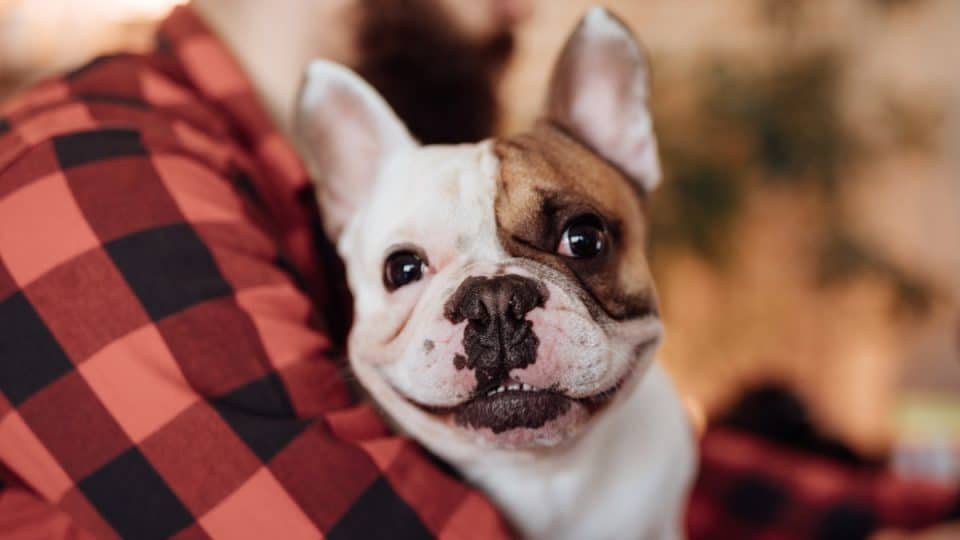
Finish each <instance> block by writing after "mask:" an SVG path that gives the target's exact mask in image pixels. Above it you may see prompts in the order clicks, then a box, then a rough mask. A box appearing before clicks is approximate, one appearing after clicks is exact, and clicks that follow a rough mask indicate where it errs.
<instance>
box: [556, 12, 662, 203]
mask: <svg viewBox="0 0 960 540" xmlns="http://www.w3.org/2000/svg"><path fill="white" fill-rule="evenodd" d="M647 93H648V88H647V78H646V60H645V59H644V56H643V52H642V50H641V48H640V45H639V44H638V43H637V42H636V41H635V40H634V38H633V36H632V34H631V33H630V31H629V30H628V29H627V28H626V27H624V26H623V24H622V23H621V22H620V21H618V20H617V19H616V18H615V17H613V16H612V15H610V14H609V13H608V12H606V11H605V10H603V9H593V10H591V11H590V12H588V14H587V15H586V16H585V17H584V20H583V21H582V22H581V24H580V26H578V28H577V30H576V31H575V32H574V34H573V35H572V36H571V37H570V39H569V40H568V42H567V44H566V46H565V47H564V50H563V53H562V54H561V56H560V59H559V60H558V62H557V65H556V66H555V68H554V74H553V78H552V80H551V88H550V97H549V101H548V109H547V114H548V116H549V117H550V119H552V120H554V121H555V122H557V123H559V124H561V125H563V126H564V127H566V128H567V129H568V130H570V131H571V132H572V133H573V134H574V135H575V136H576V137H578V138H579V139H580V140H582V141H583V142H584V143H586V144H588V145H589V146H590V147H592V148H593V149H595V150H596V151H598V152H600V153H601V154H603V155H604V157H606V158H607V159H609V160H610V161H611V162H613V163H615V164H616V165H618V166H619V167H620V168H621V169H622V170H623V171H624V172H625V173H627V175H629V176H630V177H631V178H632V179H633V180H635V181H637V182H639V183H640V184H641V185H642V186H643V188H644V189H648V190H649V189H653V187H655V186H656V184H657V182H658V181H659V178H660V168H659V159H658V158H657V155H656V140H655V138H654V134H653V126H652V122H651V118H650V113H649V110H648V105H647Z"/></svg>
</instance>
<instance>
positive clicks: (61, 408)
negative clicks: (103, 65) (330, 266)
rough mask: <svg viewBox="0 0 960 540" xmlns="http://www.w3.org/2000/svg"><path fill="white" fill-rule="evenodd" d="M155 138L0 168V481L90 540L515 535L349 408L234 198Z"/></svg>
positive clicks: (368, 413)
mask: <svg viewBox="0 0 960 540" xmlns="http://www.w3.org/2000/svg"><path fill="white" fill-rule="evenodd" d="M147 139H149V137H147V136H144V134H143V133H141V132H139V131H137V130H135V129H127V128H106V127H92V128H89V129H80V130H75V131H71V132H69V133H63V134H59V135H56V136H52V137H50V138H48V139H45V140H40V141H33V142H32V144H31V146H30V149H29V150H26V151H24V152H22V153H21V154H20V155H18V157H17V158H16V160H13V161H10V162H9V163H8V164H7V165H6V166H5V167H2V168H0V462H2V464H3V466H4V467H6V468H7V469H9V471H11V473H12V474H13V475H14V476H15V477H16V478H18V479H20V480H21V481H22V482H23V484H24V485H25V486H26V487H27V488H29V489H30V490H32V492H33V493H35V494H36V495H37V496H38V497H39V498H40V500H42V501H45V502H46V503H48V504H50V505H52V506H53V507H55V508H57V509H58V510H59V511H60V512H62V513H63V514H65V515H66V516H68V517H69V518H70V519H71V520H72V521H73V522H74V523H75V524H76V525H77V526H78V527H79V528H81V529H83V530H85V531H88V532H90V533H92V534H94V535H96V536H98V537H100V536H102V537H116V536H120V537H134V538H154V537H169V536H172V535H184V536H191V537H213V538H248V537H249V538H321V537H328V538H366V537H383V536H387V535H389V536H391V537H402V538H427V537H446V538H468V537H485V538H494V537H503V536H506V535H507V532H506V529H505V527H504V525H503V523H502V522H501V521H500V518H499V517H498V516H497V514H496V512H495V511H494V510H493V509H492V507H491V506H490V505H489V503H488V502H487V501H486V500H485V499H484V498H483V497H481V496H479V495H478V494H476V493H475V492H473V491H472V490H471V489H469V488H467V487H466V486H464V485H463V484H462V483H461V482H459V481H458V480H456V479H454V478H453V477H452V476H451V475H449V474H447V473H446V472H444V471H443V470H442V469H441V468H439V467H437V466H435V465H434V464H433V463H432V462H431V461H429V460H428V459H427V458H426V457H425V456H424V454H423V453H422V451H421V450H420V449H419V448H418V447H416V446H415V445H413V444H412V443H410V442H409V441H407V440H405V439H402V438H397V437H392V436H390V435H389V434H387V433H386V432H385V430H384V428H383V426H382V424H381V423H380V421H379V420H378V419H377V417H376V415H375V414H374V412H373V411H372V409H371V408H369V407H365V406H360V407H357V406H352V405H351V404H350V397H349V395H348V393H347V389H346V387H345V385H344V384H343V382H342V380H341V377H340V374H341V371H342V370H343V365H342V364H341V363H340V362H339V361H338V360H337V359H336V358H334V356H333V353H332V348H331V345H330V343H329V341H328V339H327V338H326V337H325V335H324V334H323V333H322V332H320V331H319V330H318V325H317V324H314V323H315V322H316V320H317V318H316V314H315V310H314V309H313V307H312V306H311V303H310V302H309V300H308V298H307V297H306V295H305V294H304V293H303V292H302V291H301V290H300V289H298V287H297V286H296V284H295V283H296V280H295V279H294V277H293V276H292V275H291V274H290V272H289V267H288V265H285V264H283V262H282V256H281V254H280V253H278V249H277V243H276V242H275V241H274V239H273V238H272V236H271V233H270V228H269V227H268V226H266V225H264V221H263V219H262V216H260V214H259V213H258V211H257V208H256V205H255V204H254V203H252V202H251V201H250V200H249V198H248V197H244V196H243V194H242V189H241V188H240V187H238V186H237V185H236V184H235V182H234V181H233V180H231V179H230V178H229V177H228V176H227V175H224V174H222V173H221V172H220V171H218V170H216V169H214V168H211V167H209V166H208V165H207V164H206V163H205V162H204V161H202V160H201V159H198V158H196V157H195V156H192V155H190V154H189V153H184V152H178V151H174V150H169V149H162V148H158V147H157V146H156V145H151V144H150V143H149V142H148V141H147ZM0 496H2V495H0ZM2 508H3V507H2V505H0V513H2ZM0 518H2V516H0Z"/></svg>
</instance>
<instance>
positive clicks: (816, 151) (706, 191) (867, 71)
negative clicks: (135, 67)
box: [0, 0, 960, 481]
mask: <svg viewBox="0 0 960 540" xmlns="http://www.w3.org/2000/svg"><path fill="white" fill-rule="evenodd" d="M176 3H179V2H174V1H171V0H30V1H27V0H0V99H2V98H4V97H6V96H9V95H11V94H12V93H14V92H15V91H16V90H17V89H18V88H21V87H23V86H24V85H25V84H28V83H29V82H30V81H33V80H35V79H37V78H39V77H42V76H43V75H44V74H47V73H50V72H53V71H58V70H63V69H67V68H70V67H74V66H76V65H78V64H80V63H82V62H84V61H85V60H87V59H89V58H91V57H93V56H95V55H96V54H99V53H102V52H107V51H112V50H118V49H124V50H131V49H133V50H138V49H144V48H145V47H147V46H149V44H150V42H151V31H152V28H153V25H154V24H155V22H156V21H157V20H158V19H159V18H160V17H161V16H162V15H163V14H165V13H166V12H167V11H168V10H169V9H170V8H171V7H172V5H174V4H176ZM590 4H591V2H588V1H585V0H567V1H564V2H549V3H548V2H539V3H535V4H534V8H533V10H532V12H531V15H530V16H529V18H528V19H527V20H526V21H525V23H524V24H523V25H522V26H521V27H519V28H518V29H517V31H516V48H515V53H514V58H513V60H512V62H511V64H510V66H509V68H508V70H507V72H506V73H505V75H504V77H503V79H502V81H501V86H500V94H501V100H502V114H501V116H500V123H499V130H500V131H502V132H513V131H517V130H520V129H523V128H524V127H526V126H528V125H529V124H530V123H531V122H532V120H533V119H534V118H535V117H536V116H537V114H538V112H539V108H540V99H541V96H542V95H543V90H544V89H543V87H544V86H545V84H546V81H547V79H548V70H549V68H550V66H551V64H552V60H553V58H554V56H555V55H556V53H557V52H558V50H559V48H560V46H561V44H562V41H563V39H564V38H565V36H566V35H567V33H568V32H569V31H570V30H571V28H572V27H573V26H574V24H575V21H576V20H577V18H578V17H579V16H580V15H581V14H582V13H583V11H584V10H585V9H586V8H587V7H588V6H589V5H590ZM605 4H606V5H608V6H609V7H611V8H613V9H614V10H615V11H616V12H618V13H619V14H620V15H621V16H622V17H623V18H624V19H626V20H627V21H628V22H629V24H630V25H631V26H632V27H633V28H634V29H635V30H636V31H637V33H638V34H639V36H640V37H641V39H642V40H643V41H644V43H645V44H646V46H647V48H648V49H649V53H650V55H651V57H652V64H653V82H654V94H653V95H654V102H653V106H654V111H655V116H656V122H657V127H658V134H659V137H660V145H661V152H662V157H663V161H664V166H665V172H666V180H665V182H664V183H663V184H662V187H661V188H660V190H659V192H658V193H656V195H655V197H654V199H653V200H654V209H653V234H652V253H653V261H654V268H655V274H656V276H657V279H658V283H659V288H660V294H661V297H662V302H663V305H662V310H663V313H664V316H665V319H666V326H667V329H668V338H667V342H666V345H665V349H664V352H663V358H664V360H665V363H666V364H667V366H668V368H669V369H670V371H671V372H672V373H673V374H674V375H675V377H676V378H677V380H678V385H679V386H680V388H681V390H682V392H683V393H684V395H685V396H687V399H688V404H689V406H690V408H691V411H693V413H694V415H695V417H696V418H698V419H699V420H700V421H706V419H710V418H717V417H719V416H722V415H723V414H728V413H729V411H731V408H734V407H735V404H736V403H737V402H738V401H740V402H742V400H743V396H744V394H745V392H747V391H749V390H751V389H757V388H763V389H766V390H767V391H769V390H770V389H771V388H773V389H776V391H777V392H781V393H782V394H789V395H791V396H793V397H794V398H796V399H797V400H798V402H799V403H802V404H803V407H804V412H803V414H804V415H806V416H805V418H807V420H809V422H811V423H812V424H814V425H815V426H816V428H817V430H818V431H819V432H821V433H822V434H823V435H824V436H826V437H829V438H831V439H835V440H836V441H837V442H838V443H840V444H842V445H844V446H846V447H849V449H851V450H852V451H853V452H856V453H857V454H859V455H861V456H864V457H865V458H867V459H874V460H879V461H883V462H886V463H889V464H890V465H891V466H892V467H893V468H894V469H896V470H897V471H899V472H900V473H903V474H904V475H907V476H912V477H917V478H929V479H937V480H946V481H957V480H960V68H958V66H960V2H957V1H956V0H817V1H813V0H807V1H803V2H799V1H795V0H713V1H710V2H676V1H673V0H644V1H638V0H607V1H606V2H605Z"/></svg>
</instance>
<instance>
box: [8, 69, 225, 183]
mask: <svg viewBox="0 0 960 540" xmlns="http://www.w3.org/2000/svg"><path fill="white" fill-rule="evenodd" d="M230 137H231V130H230V128H229V122H228V120H227V119H226V118H224V117H223V116H222V114H221V113H219V111H218V109H217V107H216V106H214V105H213V104H210V103H207V102H206V101H205V100H204V99H203V98H202V96H200V95H199V94H198V93H197V92H196V91H195V90H194V89H193V88H192V87H191V86H190V85H189V83H188V81H186V80H185V78H183V77H182V76H181V75H180V74H179V73H178V72H177V70H175V69H171V68H169V67H168V66H165V65H164V64H163V62H162V61H161V60H160V59H159V58H158V56H157V55H153V54H132V53H123V54H114V55H108V56H102V57H99V58H96V59H94V60H93V61H91V62H89V63H87V64H86V65H84V66H81V67H79V68H77V69H74V70H72V71H69V72H67V73H65V74H62V75H58V76H55V77H51V78H48V79H46V80H43V81H41V82H39V83H36V84H34V85H33V86H31V87H29V88H27V89H26V90H24V91H21V92H20V93H18V94H17V95H15V96H14V97H12V98H11V99H9V100H8V101H7V102H6V103H4V104H2V105H0V173H4V172H5V171H7V172H9V170H10V169H19V168H21V167H17V164H18V162H20V161H23V160H24V158H26V157H32V158H34V159H27V160H28V161H34V160H35V159H37V156H38V155H39V156H41V157H42V159H44V160H47V161H56V162H58V163H59V165H61V166H63V165H67V166H69V165H73V164H76V163H77V162H82V161H87V160H93V159H101V160H102V159H104V158H111V157H115V156H124V155H129V154H131V153H144V154H154V153H158V152H159V153H163V152H170V153H176V154H180V155H188V156H191V157H193V158H195V159H197V160H200V161H202V162H203V163H204V164H205V165H207V166H210V167H212V168H213V169H215V170H224V168H225V167H227V164H228V162H229V161H230V160H229V156H228V154H229V152H230V148H231V147H232V146H233V145H231V140H230ZM29 168H30V169H35V167H33V166H31V167H29ZM7 176H9V175H7ZM24 180H27V179H25V178H21V181H24Z"/></svg>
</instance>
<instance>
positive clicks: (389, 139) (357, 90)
mask: <svg viewBox="0 0 960 540" xmlns="http://www.w3.org/2000/svg"><path fill="white" fill-rule="evenodd" d="M294 130H295V134H296V137H297V143H298V146H299V147H300V150H301V151H302V154H303V156H304V159H305V160H306V162H307V166H308V167H309V169H310V176H311V177H312V178H313V179H314V181H315V182H316V184H317V198H318V200H319V203H320V210H321V211H322V213H323V225H324V228H325V229H326V232H327V235H328V236H329V237H330V238H331V239H332V240H333V241H334V242H336V241H337V240H338V239H339V237H340V233H341V232H342V231H343V228H344V227H345V226H346V225H347V223H349V221H350V219H351V218H352V217H353V216H354V215H355V214H356V211H357V209H358V208H360V207H361V206H362V205H363V204H364V203H365V202H366V200H367V197H368V196H369V194H370V190H371V189H372V188H373V185H374V183H375V182H376V180H377V178H378V177H379V175H380V171H381V170H382V169H383V167H384V165H385V164H386V163H387V162H388V161H389V160H390V159H391V158H392V157H394V156H396V155H397V154H398V153H399V152H401V151H403V150H406V149H411V148H415V147H416V146H417V142H416V140H415V139H414V138H413V136H412V135H410V132H409V131H407V128H406V126H405V125H404V124H403V122H402V121H401V120H400V119H399V118H398V117H397V115H396V114H395V113H394V112H393V109H391V108H390V105H388V104H387V102H386V100H384V99H383V96H381V95H380V94H379V93H377V91H376V90H374V89H373V87H372V86H370V85H369V84H368V83H367V82H366V81H364V80H363V79H362V78H360V76H359V75H357V74H356V73H354V72H353V71H350V70H349V69H348V68H346V67H344V66H342V65H340V64H336V63H334V62H329V61H326V60H314V61H313V62H311V63H310V65H309V66H308V67H307V70H306V74H305V75H304V79H303V83H302V85H301V87H300V94H299V96H298V98H297V105H296V116H295V118H294Z"/></svg>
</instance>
